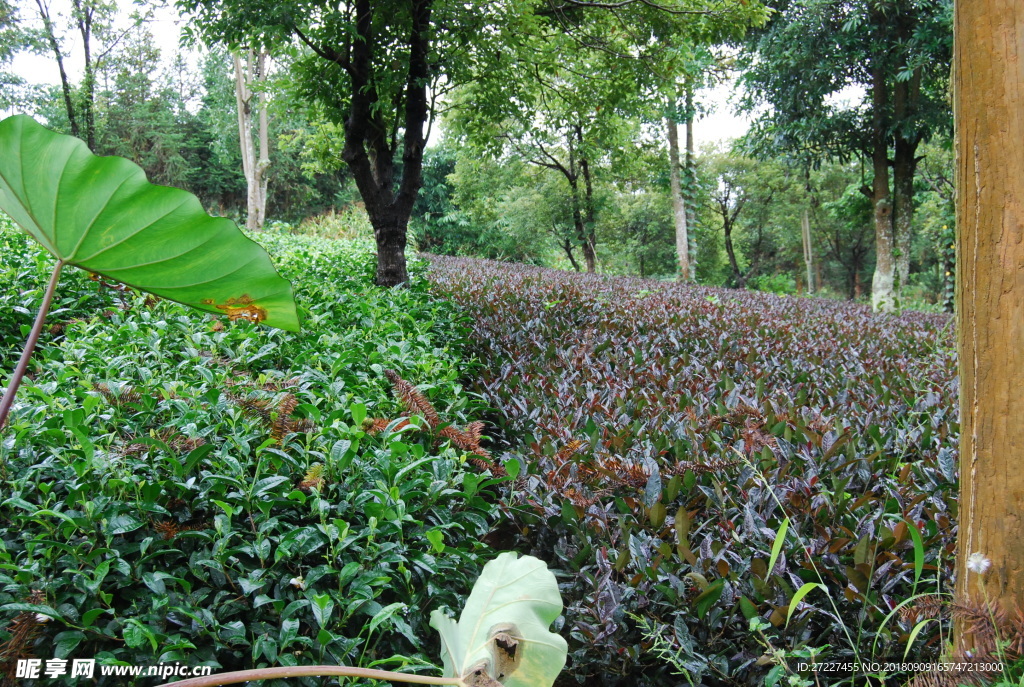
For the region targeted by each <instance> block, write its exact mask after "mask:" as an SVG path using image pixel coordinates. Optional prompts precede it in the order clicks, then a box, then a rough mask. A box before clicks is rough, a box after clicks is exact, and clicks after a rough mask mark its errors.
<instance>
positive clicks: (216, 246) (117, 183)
mask: <svg viewBox="0 0 1024 687" xmlns="http://www.w3.org/2000/svg"><path fill="white" fill-rule="evenodd" d="M0 209H3V210H4V211H5V212H7V214H9V215H10V216H11V217H12V218H13V219H14V221H15V222H17V223H18V224H19V225H21V227H22V228H23V229H24V230H25V231H27V232H28V233H29V234H31V235H32V236H33V237H34V238H35V239H36V240H37V241H39V243H41V244H42V245H43V246H44V247H45V248H46V250H48V251H49V252H50V253H52V254H53V255H54V257H56V258H57V259H58V260H60V261H62V262H63V263H65V264H68V265H75V266H77V267H81V268H82V269H85V270H89V271H90V272H95V273H97V274H101V275H103V276H105V277H109V278H111V279H114V280H116V281H119V282H122V283H125V284H128V285H129V286H134V287H137V288H139V289H142V290H144V291H148V292H150V293H154V294H156V295H158V296H162V297H164V298H168V299H170V300H173V301H178V302H179V303H184V304H186V305H190V306H192V307H194V308H198V309H199V310H205V311H207V312H212V313H218V314H224V315H228V316H229V317H231V318H232V319H248V320H251V321H259V322H263V323H264V324H268V325H270V326H273V327H279V328H281V329H289V330H292V331H296V330H298V328H299V320H298V315H297V314H296V311H295V300H294V298H293V296H292V288H291V285H290V284H289V283H288V282H287V281H285V280H284V279H283V278H282V277H281V276H280V275H279V274H278V273H277V271H276V270H275V269H274V266H273V264H272V263H271V262H270V257H269V256H268V255H267V253H266V251H264V250H263V249H262V248H261V247H260V246H259V245H258V244H257V243H256V242H254V241H252V240H251V239H248V238H246V236H245V235H244V234H242V232H241V231H239V229H238V227H236V226H235V224H234V222H232V221H231V220H229V219H224V218H216V217H210V216H209V215H207V214H206V213H205V212H204V211H203V208H202V205H201V204H200V203H199V200H198V199H197V198H196V197H195V196H193V195H192V194H191V193H187V192H186V191H182V190H180V189H176V188H170V187H167V186H157V185H155V184H151V183H149V182H148V181H147V180H146V175H145V172H143V171H142V169H141V168H140V167H139V166H138V165H136V164H134V163H132V162H130V161H128V160H125V159H124V158H120V157H99V156H96V155H93V154H92V153H91V152H90V151H89V149H88V148H87V147H86V145H85V143H83V142H82V141H80V140H78V139H77V138H74V137H72V136H64V135H61V134H56V133H54V132H52V131H49V130H48V129H46V128H44V127H42V126H40V125H39V124H37V123H36V122H35V120H33V119H32V118H31V117H28V116H25V115H15V116H14V117H8V118H7V119H5V120H3V121H2V122H0Z"/></svg>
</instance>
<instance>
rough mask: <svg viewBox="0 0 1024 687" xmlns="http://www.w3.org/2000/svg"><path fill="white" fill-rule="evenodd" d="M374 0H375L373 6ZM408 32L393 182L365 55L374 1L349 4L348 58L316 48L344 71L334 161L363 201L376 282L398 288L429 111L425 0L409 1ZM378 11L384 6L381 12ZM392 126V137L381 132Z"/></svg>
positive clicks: (392, 143)
mask: <svg viewBox="0 0 1024 687" xmlns="http://www.w3.org/2000/svg"><path fill="white" fill-rule="evenodd" d="M378 5H379V3H378ZM411 5H412V6H411V14H412V30H411V31H410V33H409V38H408V39H407V45H408V47H409V63H408V72H407V73H406V75H405V98H404V103H403V107H402V108H400V109H399V110H398V111H397V112H396V115H397V116H398V117H400V118H401V120H402V128H403V129H404V133H403V137H402V173H401V181H400V182H398V184H397V192H396V188H395V186H396V184H395V154H396V149H397V147H398V143H397V129H394V128H393V127H392V126H391V125H389V124H388V123H387V122H386V121H385V119H384V117H383V111H384V110H385V109H386V105H385V104H383V103H381V102H380V96H379V94H378V91H377V83H378V80H379V79H382V78H384V77H383V76H382V75H381V74H379V73H375V72H376V70H375V68H374V62H373V55H374V51H375V50H376V49H377V45H376V44H377V40H378V39H377V36H376V35H375V33H374V12H375V11H376V8H375V4H374V3H373V2H372V0H357V1H356V3H355V12H354V14H355V34H356V35H355V37H354V40H353V41H352V43H351V46H350V51H351V55H348V54H345V55H342V54H339V53H337V52H334V51H331V52H322V56H325V57H326V58H327V59H331V60H333V61H336V62H339V64H342V65H343V68H344V69H345V71H346V72H347V74H348V76H349V80H350V86H351V90H350V93H351V98H350V101H349V108H348V117H347V118H346V119H345V147H344V148H343V149H342V152H341V159H342V160H344V161H345V163H346V164H348V167H349V169H350V170H351V172H352V177H353V179H354V180H355V182H356V188H358V189H359V195H360V196H361V197H362V199H363V203H365V205H366V214H367V215H369V217H370V223H371V224H372V225H373V229H374V236H375V237H376V239H377V279H376V283H377V285H378V286H389V287H390V286H398V285H399V284H404V283H405V282H407V281H408V278H409V275H408V272H407V270H406V265H405V245H406V232H407V230H408V225H409V216H410V215H411V214H412V207H413V205H414V204H415V202H416V196H417V195H418V194H419V190H420V187H421V186H422V185H423V150H424V147H425V145H426V137H425V135H424V133H423V128H424V126H425V125H426V123H427V119H428V118H429V116H430V105H429V103H428V99H427V84H428V83H429V81H430V78H429V77H430V69H431V65H430V41H431V24H430V22H431V19H430V17H431V9H432V7H433V0H412V3H411ZM381 11H384V10H381ZM392 130H394V132H395V134H394V135H393V136H391V137H389V136H388V134H389V132H391V131H392Z"/></svg>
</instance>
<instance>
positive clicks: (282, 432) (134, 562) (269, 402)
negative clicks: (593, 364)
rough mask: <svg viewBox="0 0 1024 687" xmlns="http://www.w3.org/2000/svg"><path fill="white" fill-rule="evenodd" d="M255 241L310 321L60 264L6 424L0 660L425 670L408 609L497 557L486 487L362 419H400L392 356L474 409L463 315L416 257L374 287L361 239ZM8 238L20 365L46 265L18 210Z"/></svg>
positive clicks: (426, 388) (441, 456) (443, 403)
mask: <svg viewBox="0 0 1024 687" xmlns="http://www.w3.org/2000/svg"><path fill="white" fill-rule="evenodd" d="M260 241H261V242H262V243H264V244H265V246H266V247H267V249H268V250H269V251H270V252H271V254H272V255H273V256H274V257H275V262H276V264H277V265H278V267H279V269H281V271H282V272H283V273H284V274H285V275H286V276H287V277H288V278H290V279H292V280H293V281H294V282H295V283H296V286H297V289H296V290H297V292H298V298H299V301H300V308H301V309H302V311H303V313H302V314H303V319H304V330H303V332H302V333H300V334H297V335H296V334H289V333H287V332H283V331H279V330H269V329H264V328H258V327H254V326H253V325H250V324H246V323H239V322H236V323H227V322H226V321H225V322H222V321H220V320H217V319H214V318H212V317H208V316H202V315H199V314H196V313H194V312H190V311H187V310H186V309H185V308H183V307H181V306H178V305H176V304H174V303H170V302H167V301H158V300H156V299H153V298H151V297H146V296H143V295H140V294H137V293H135V292H132V291H130V290H127V291H126V290H122V289H120V288H114V287H112V286H109V285H105V284H104V283H103V282H97V281H91V280H90V279H89V278H88V277H87V276H86V275H80V276H79V275H73V274H69V275H67V276H66V277H65V281H64V282H63V289H62V293H63V294H64V295H63V297H62V298H63V300H62V301H61V302H60V303H59V304H58V306H57V307H55V310H54V311H53V314H52V315H51V319H50V320H49V321H48V331H47V333H46V334H45V338H44V340H43V341H41V345H40V347H39V349H38V350H37V353H36V357H35V358H34V361H33V367H32V377H33V379H32V380H27V381H26V383H25V385H23V387H22V390H21V392H20V394H19V397H18V401H17V403H16V405H15V407H14V410H13V412H12V413H11V416H10V421H9V424H8V426H7V427H6V428H5V429H4V431H3V434H2V437H0V481H2V483H0V494H2V496H0V656H4V657H7V658H10V659H15V658H18V657H23V656H25V655H28V654H35V655H36V656H38V657H41V658H44V659H45V658H53V657H56V658H64V657H68V656H78V657H87V656H94V655H95V656H96V657H97V658H98V659H99V660H100V661H101V662H106V663H122V664H152V663H155V662H157V661H165V662H166V661H171V662H173V661H181V662H185V663H189V664H192V665H197V664H205V665H211V666H215V667H217V668H218V669H240V668H248V667H256V666H264V665H293V664H301V663H320V662H338V663H342V662H343V663H349V664H360V665H364V666H367V665H387V666H392V667H394V666H400V665H403V664H404V665H407V666H412V667H413V668H414V669H415V668H416V667H417V666H422V665H424V658H425V657H426V656H435V655H437V652H436V650H435V649H436V647H433V646H427V645H426V643H429V642H432V641H435V640H432V639H431V637H432V636H433V633H432V632H431V631H430V630H429V628H428V627H427V621H428V619H427V618H426V616H425V615H424V614H423V613H421V612H420V609H429V608H434V607H437V606H439V605H442V604H447V605H450V606H452V607H458V606H459V605H461V604H458V599H456V598H455V593H456V591H457V590H465V589H469V587H470V586H471V585H472V580H473V579H474V577H475V576H476V575H477V574H478V573H479V571H480V566H481V564H482V562H483V560H484V559H485V558H484V557H489V555H490V554H489V547H488V546H487V545H486V544H485V543H483V542H482V541H481V540H482V538H483V537H484V536H485V535H486V534H487V532H488V530H489V529H490V526H491V522H492V520H493V517H494V509H495V506H494V504H493V503H492V501H491V499H490V498H489V497H488V491H487V489H488V487H489V485H490V484H492V483H493V482H492V481H489V480H487V479H484V477H483V476H482V475H480V474H479V471H478V470H477V468H475V467H473V466H472V465H467V464H466V463H465V459H464V456H463V454H462V451H461V450H458V449H457V448H456V447H454V446H451V445H449V443H448V442H447V441H445V440H444V439H443V438H439V437H436V436H434V435H432V434H427V433H413V431H412V430H413V428H414V427H415V426H416V425H417V424H422V420H421V419H418V418H417V417H415V416H413V417H410V418H409V423H410V424H409V426H407V427H406V428H398V427H397V425H394V426H391V427H388V428H385V430H384V431H382V432H380V433H377V434H374V435H373V436H370V435H368V434H367V433H366V432H364V431H363V422H364V420H365V419H366V417H367V416H368V415H371V414H375V415H382V416H386V417H394V416H399V417H407V416H408V415H409V412H408V410H407V408H406V407H405V406H404V405H403V404H402V403H401V400H400V399H398V398H395V397H394V395H393V394H392V392H391V391H390V386H391V385H390V384H389V382H388V381H387V379H386V377H385V376H384V370H385V369H394V370H396V371H397V372H398V374H400V375H402V376H403V377H404V378H405V379H408V380H410V381H411V382H412V383H414V384H417V385H418V388H419V391H420V392H421V393H422V394H424V395H425V396H426V397H427V398H429V399H430V401H431V403H433V404H434V405H436V406H437V408H438V411H439V412H441V413H443V415H444V417H445V418H446V419H448V420H449V421H452V422H456V423H458V424H459V425H465V424H468V423H469V421H470V419H471V416H473V415H476V414H477V412H478V411H477V410H476V407H475V404H474V403H473V402H472V401H470V399H469V398H468V397H467V396H466V394H465V393H464V392H463V391H462V388H461V386H460V384H459V378H460V377H461V375H462V373H463V368H462V365H463V360H462V354H463V350H464V344H465V337H466V327H465V323H464V320H463V318H462V316H461V315H460V314H459V312H458V311H457V310H456V309H455V308H454V307H452V306H451V305H449V304H447V303H444V302H440V301H437V300H435V299H433V298H431V297H430V296H429V295H428V294H427V292H426V290H425V283H424V281H423V280H422V277H420V276H418V275H417V276H415V277H414V282H413V285H412V287H411V288H409V289H404V290H389V291H385V290H381V289H377V288H376V287H373V286H372V285H371V284H372V275H373V270H374V257H373V255H372V253H371V252H370V251H368V250H367V249H366V246H365V245H360V244H343V243H339V242H335V241H328V240H324V239H318V238H313V237H299V236H288V235H271V234H264V235H262V236H261V237H260ZM0 248H2V249H3V250H4V258H5V260H4V264H3V266H2V267H0V283H2V290H0V294H3V296H2V297H0V301H2V302H0V311H2V312H14V313H15V316H14V317H13V318H5V319H4V320H3V324H2V329H0V337H2V338H0V341H2V345H3V349H2V354H3V365H4V369H10V367H11V366H12V364H13V360H14V358H15V356H16V355H17V353H18V348H17V346H18V345H20V344H16V341H17V340H18V339H20V338H21V335H22V332H20V331H18V330H19V329H23V328H24V327H25V326H26V321H27V320H28V319H30V318H31V317H32V315H33V314H34V305H35V303H36V302H37V300H38V294H37V293H34V292H32V291H26V292H24V293H22V292H20V288H21V284H26V283H28V284H40V283H42V282H43V281H45V279H41V278H40V275H45V274H46V271H47V270H48V269H49V266H48V265H47V264H46V262H47V261H46V260H45V259H42V258H40V256H39V254H38V252H37V251H36V250H35V249H34V248H33V247H31V246H29V245H28V240H27V237H24V236H23V235H21V234H20V233H16V232H14V231H13V230H11V229H10V228H9V227H6V228H0ZM417 269H419V270H420V271H422V267H419V268H417V267H416V266H415V265H414V268H413V272H414V274H416V272H417ZM26 604H27V605H26ZM25 612H30V613H31V614H32V618H34V619H35V621H36V626H34V627H32V628H29V629H30V630H31V632H29V633H28V634H26V633H25V632H16V630H18V622H21V623H22V624H24V619H25V617H26V616H25V615H24V613H25ZM36 614H41V616H42V617H45V618H50V619H51V620H50V621H49V622H45V623H39V622H38V620H39V619H40V615H36ZM19 617H20V618H21V620H18V618H19ZM23 629H24V628H23ZM26 638H27V639H26ZM12 640H15V642H14V643H13V644H12ZM5 651H6V652H7V653H6V654H5V653H3V652H5ZM5 667H13V664H9V665H8V666H5ZM3 668H4V667H0V671H2V670H3ZM0 675H2V672H0ZM73 682H74V681H71V683H73ZM87 682H88V683H89V684H102V683H95V682H93V681H87ZM300 683H303V684H322V682H320V681H317V680H312V679H304V681H300ZM83 684H85V682H83ZM109 684H114V683H109ZM290 684H293V685H294V684H297V683H296V682H294V681H292V682H291V683H290Z"/></svg>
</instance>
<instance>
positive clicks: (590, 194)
mask: <svg viewBox="0 0 1024 687" xmlns="http://www.w3.org/2000/svg"><path fill="white" fill-rule="evenodd" d="M576 136H577V139H578V140H579V142H580V144H581V145H582V144H583V128H582V127H580V126H577V127H576ZM580 173H582V174H583V226H584V228H585V234H584V235H585V239H584V242H583V256H584V257H585V258H586V259H587V272H590V273H591V274H593V273H594V272H596V271H597V225H596V222H597V218H596V217H595V210H594V181H593V179H592V178H591V177H590V163H589V162H588V161H587V158H586V156H585V155H581V156H580Z"/></svg>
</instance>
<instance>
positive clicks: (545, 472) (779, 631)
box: [431, 258, 959, 685]
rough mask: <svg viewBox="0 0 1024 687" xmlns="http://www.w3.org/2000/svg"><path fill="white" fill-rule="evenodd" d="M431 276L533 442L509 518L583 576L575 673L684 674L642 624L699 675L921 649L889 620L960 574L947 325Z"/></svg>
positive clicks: (580, 282)
mask: <svg viewBox="0 0 1024 687" xmlns="http://www.w3.org/2000/svg"><path fill="white" fill-rule="evenodd" d="M431 274H432V279H433V280H434V281H435V283H436V284H437V287H438V289H439V290H440V291H441V292H442V293H445V294H450V295H451V296H452V297H453V298H454V299H455V300H456V301H457V302H459V303H461V304H462V305H463V306H464V307H466V308H467V309H468V311H469V313H470V315H471V316H472V319H473V329H474V337H473V338H474V340H475V352H476V354H477V355H478V356H479V358H480V359H481V360H482V361H483V362H484V363H485V366H486V367H485V369H484V370H482V371H481V373H480V375H479V378H478V380H477V387H476V388H477V389H478V390H479V392H480V393H481V394H482V395H483V397H484V399H485V400H486V401H487V402H488V403H490V404H491V405H493V406H495V407H497V408H499V409H500V410H501V411H502V415H503V429H504V431H505V433H506V435H507V436H511V437H517V438H518V439H519V441H520V442H521V443H520V444H519V446H520V448H519V450H520V451H521V453H522V454H523V457H524V458H523V459H524V462H525V465H526V469H525V477H521V479H520V480H519V481H518V482H517V483H516V489H515V490H514V491H513V492H512V493H511V494H510V497H509V498H510V500H511V507H512V513H513V514H514V518H515V519H514V521H513V523H510V524H506V525H504V527H505V528H506V536H508V537H510V538H511V540H512V541H514V542H516V543H517V544H518V545H519V546H522V547H524V548H525V550H527V551H529V552H530V553H531V554H532V555H536V556H538V557H542V558H545V559H547V560H549V561H552V562H553V564H555V563H554V562H555V561H557V564H555V565H557V568H558V569H560V570H562V571H564V573H565V576H564V578H562V580H563V597H564V598H565V600H566V607H567V610H566V621H565V627H566V630H567V634H568V637H569V643H570V647H569V652H570V666H571V667H570V673H571V674H572V675H573V676H575V677H577V678H578V679H581V680H582V679H585V676H589V675H594V674H599V675H601V676H602V677H601V681H600V684H604V685H618V684H623V685H626V684H628V685H660V684H666V683H669V682H670V681H672V678H671V677H670V676H669V672H670V670H671V667H670V666H668V665H666V664H665V663H664V662H663V661H662V660H659V659H658V657H657V656H656V655H652V654H650V653H648V652H647V651H646V647H647V644H646V643H645V640H644V638H643V633H642V632H640V631H639V630H638V629H637V628H636V627H635V626H633V624H632V623H630V622H628V617H629V616H628V614H630V613H633V614H636V615H639V616H642V617H644V618H646V619H647V621H648V628H649V629H650V628H657V632H659V633H660V634H661V635H662V636H663V637H665V641H666V642H668V643H669V645H670V646H666V647H662V648H664V649H668V650H670V651H671V652H672V653H673V655H676V656H678V657H679V665H680V666H682V667H683V668H684V669H685V670H686V671H687V672H688V673H689V674H690V676H691V677H692V678H693V680H694V682H695V683H698V681H703V682H704V683H705V684H756V683H759V682H761V681H762V680H763V679H764V678H766V677H767V676H768V674H769V671H771V670H772V668H773V666H772V664H771V662H770V660H769V661H768V662H764V661H762V662H759V661H758V659H760V658H761V657H762V656H764V655H765V653H766V647H765V643H764V642H765V640H767V641H768V642H770V644H771V646H773V647H775V648H777V649H778V650H780V651H782V652H783V654H782V655H784V656H794V657H796V656H800V655H801V653H800V652H804V653H805V654H806V653H807V652H810V651H811V650H818V649H820V650H822V651H821V652H820V653H819V657H820V660H840V661H843V660H852V659H854V658H859V659H869V658H871V657H876V658H877V657H891V656H897V655H901V654H902V653H903V651H904V648H905V646H904V645H905V643H906V641H907V640H908V639H909V636H910V632H911V631H912V628H913V626H914V621H913V619H911V618H909V617H908V618H905V617H902V616H900V617H897V615H896V614H893V613H892V611H893V609H894V608H895V606H896V605H897V604H899V603H901V602H903V601H905V600H908V599H910V598H911V597H913V596H915V595H917V594H921V593H922V592H933V591H935V590H936V587H937V586H938V582H937V580H942V581H943V582H942V584H945V582H944V581H945V580H948V579H949V574H950V571H951V570H950V569H951V564H952V560H953V552H954V550H955V532H954V529H953V526H952V524H953V523H954V522H955V518H956V514H957V502H956V494H957V484H956V479H957V476H956V458H955V456H956V446H957V437H958V432H959V424H958V419H957V410H956V406H955V403H954V399H955V397H956V372H955V371H956V367H955V356H954V354H953V353H952V351H951V350H950V349H949V348H948V347H947V346H945V345H942V344H946V343H948V340H949V330H948V328H947V323H948V318H946V317H944V316H937V315H927V314H922V313H904V314H903V315H901V316H899V317H894V316H874V315H872V314H871V313H870V312H869V311H868V309H867V308H866V307H864V306H858V305H854V304H850V303H841V302H836V301H829V300H825V299H809V298H801V299H796V298H778V297H775V296H769V295H765V294H759V293H756V292H751V291H728V290H720V289H709V288H705V287H686V286H683V285H679V284H675V283H673V284H666V283H659V282H654V281H650V280H639V279H624V278H618V279H609V278H603V277H599V276H591V275H574V274H569V273H564V272H555V271H551V270H542V269H538V268H531V267H524V266H508V265H499V264H495V263H487V262H483V261H472V260H465V259H454V258H437V259H435V260H434V270H433V272H432V273H431ZM787 522H788V526H787V527H783V523H787ZM915 528H916V529H917V530H918V532H917V533H916V534H919V535H920V536H919V537H918V536H915V533H914V532H913V529H915ZM773 554H774V555H773ZM808 583H813V584H816V585H823V587H822V586H817V587H806V586H805V585H807V584H808ZM801 588H803V589H804V590H805V592H804V594H805V595H804V596H803V598H802V599H800V598H797V599H796V601H794V596H795V594H796V593H797V592H798V590H800V589H801ZM811 590H813V591H811ZM938 591H940V592H941V591H943V590H942V588H941V587H939V588H938ZM808 592H809V593H808ZM751 618H753V619H759V620H760V621H761V622H763V623H764V624H765V625H766V627H765V628H764V629H763V630H762V631H761V634H757V633H753V632H752V631H751V630H750V619H751ZM787 618H788V623H787ZM945 627H946V626H944V625H942V624H940V623H932V624H930V625H928V627H927V628H926V631H925V632H922V633H920V634H919V635H918V636H917V637H916V643H914V645H913V648H912V649H911V652H912V655H914V656H915V657H919V658H922V659H924V657H927V656H930V655H934V653H937V651H938V648H937V647H936V644H935V643H933V642H932V640H933V639H934V634H933V633H935V632H937V631H939V630H940V628H943V629H944V628H945ZM762 635H763V636H762ZM826 645H827V647H828V648H827V651H825V650H824V648H825V647H826ZM933 652H934V653H933ZM609 657H615V658H614V660H613V661H610V660H609ZM766 660H767V659H766ZM776 667H777V666H776ZM781 675H782V672H780V671H776V672H775V673H774V677H779V676H781ZM789 677H792V678H794V679H799V676H794V675H789ZM807 677H808V676H807V675H803V676H802V678H807ZM787 679H789V678H787ZM832 684H834V683H832Z"/></svg>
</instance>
